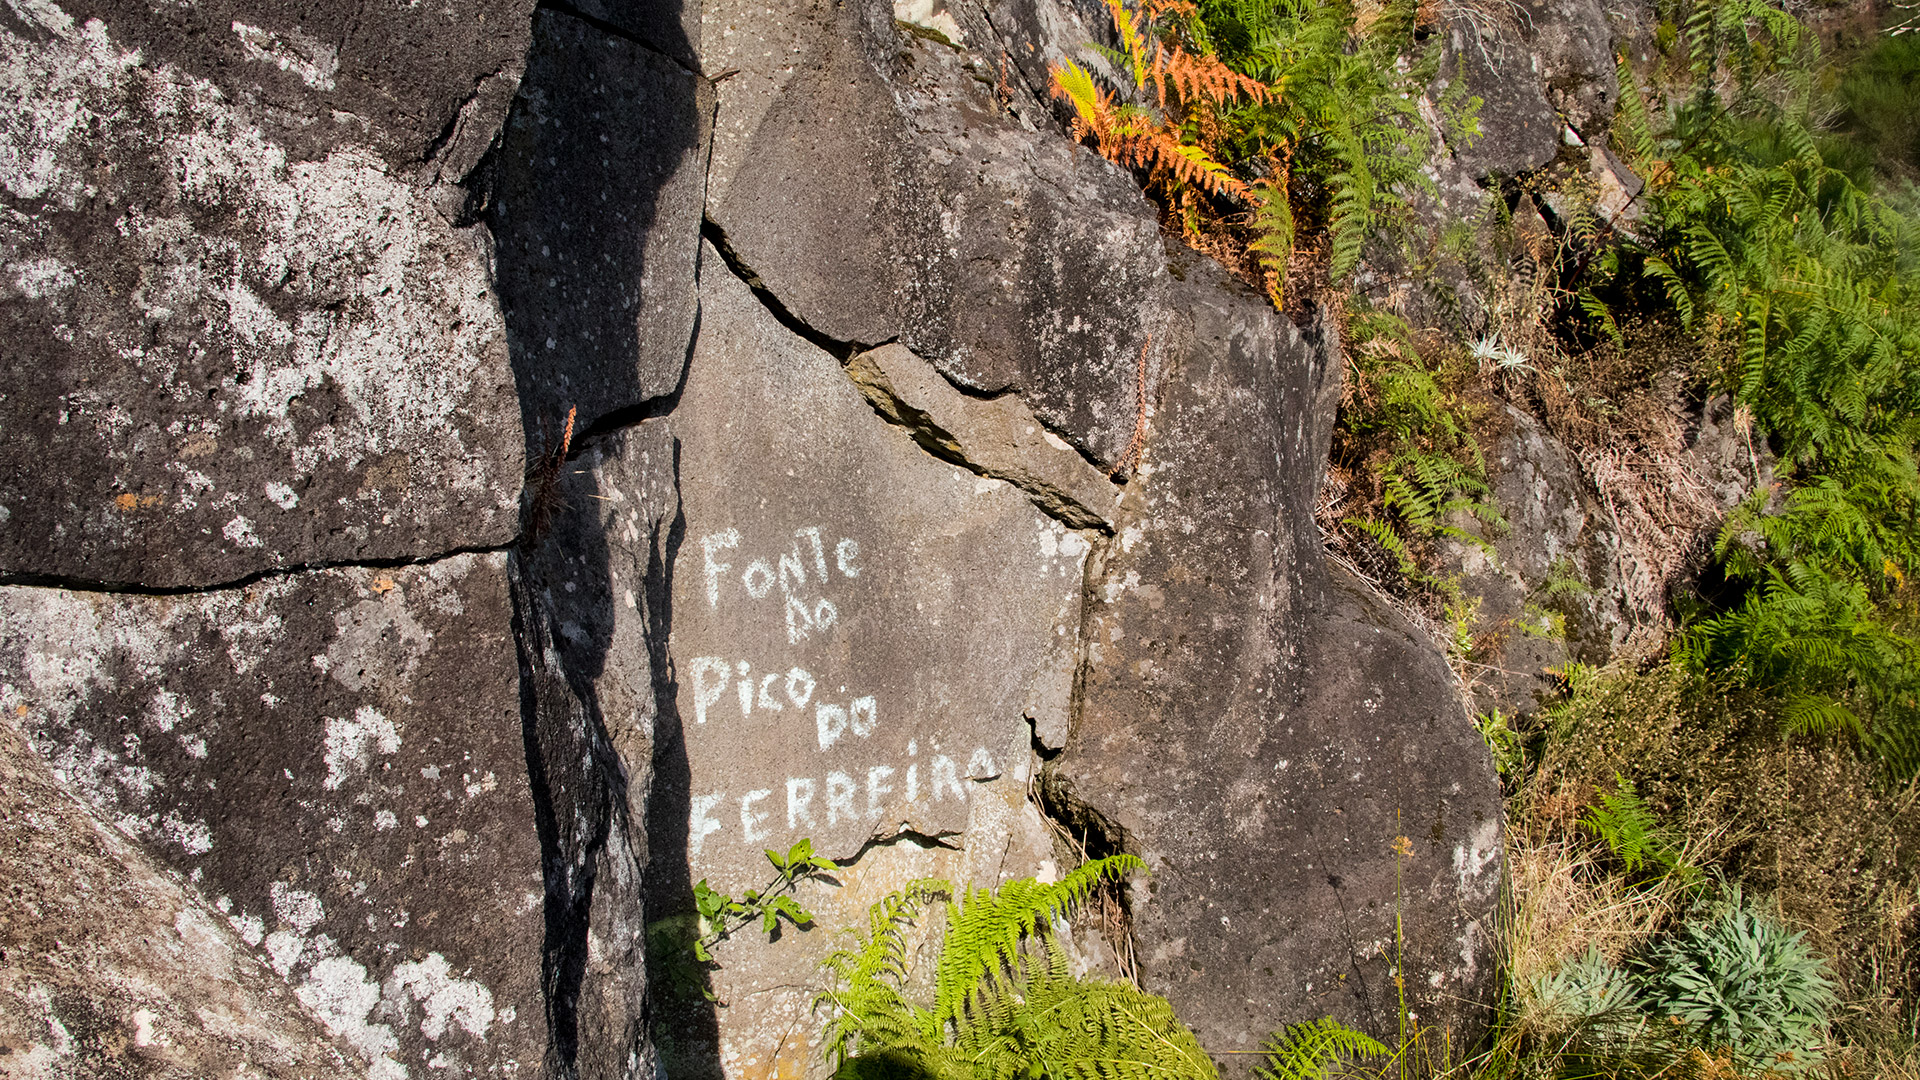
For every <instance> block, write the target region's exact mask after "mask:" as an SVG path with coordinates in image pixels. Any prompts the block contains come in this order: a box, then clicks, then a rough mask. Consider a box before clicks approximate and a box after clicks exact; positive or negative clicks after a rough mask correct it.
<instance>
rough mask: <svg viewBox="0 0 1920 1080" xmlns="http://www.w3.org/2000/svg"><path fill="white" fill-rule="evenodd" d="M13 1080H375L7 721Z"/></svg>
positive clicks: (3, 732)
mask: <svg viewBox="0 0 1920 1080" xmlns="http://www.w3.org/2000/svg"><path fill="white" fill-rule="evenodd" d="M0 876H4V878H5V880H6V882H7V884H6V887H5V895H6V899H5V903H4V905H0V960H3V961H4V962H0V1074H4V1075H6V1076H8V1077H21V1078H25V1077H38V1078H45V1080H108V1078H121V1077H127V1078H132V1077H141V1078H147V1077H152V1078H155V1080H160V1078H165V1080H199V1078H202V1077H214V1076H218V1077H228V1076H270V1077H284V1078H286V1080H296V1078H313V1080H321V1078H327V1080H333V1078H340V1080H345V1078H347V1077H364V1076H366V1075H367V1072H366V1069H367V1063H366V1062H365V1061H364V1060H361V1059H357V1058H356V1057H355V1056H354V1055H353V1054H352V1053H351V1052H348V1051H346V1050H344V1048H343V1047H341V1046H337V1045H335V1044H334V1043H333V1041H332V1040H330V1039H329V1038H328V1037H327V1034H326V1033H325V1031H323V1030H322V1029H321V1026H320V1024H319V1023H318V1022H317V1021H316V1020H315V1019H314V1018H313V1017H312V1016H311V1015H310V1014H309V1013H308V1012H307V1011H306V1010H305V1009H304V1008H303V1007H302V1006H301V1005H300V1004H299V1002H298V1001H296V1000H295V998H294V996H293V994H292V992H291V991H290V990H289V989H288V987H287V986H286V985H285V984H283V983H282V982H281V981H280V979H279V977H278V976H276V975H274V974H273V973H272V972H270V971H268V970H267V968H266V965H264V964H262V963H261V962H260V961H259V960H258V959H257V958H256V957H255V956H254V955H253V952H252V951H251V950H250V949H248V948H247V947H246V945H245V944H243V943H242V942H241V941H240V940H239V939H238V937H237V936H236V935H235V934H234V931H233V929H232V928H231V927H229V926H228V925H227V923H226V920H225V919H224V918H223V917H222V916H221V915H220V913H218V912H216V911H214V910H213V909H212V908H209V907H207V906H206V905H205V902H204V901H203V900H201V899H200V898H199V897H197V896H194V895H192V894H190V893H189V892H188V891H187V890H185V889H183V888H182V887H181V885H180V883H179V882H178V881H177V880H175V879H174V878H172V877H170V876H168V875H167V874H166V873H165V872H164V871H163V870H161V869H160V868H159V867H157V866H156V865H154V864H153V862H152V861H151V860H150V859H149V858H148V857H147V856H146V855H145V854H144V853H143V852H141V851H139V850H138V849H137V848H136V847H135V846H134V845H133V844H131V843H129V842H128V841H127V840H126V839H125V838H124V837H122V836H120V835H119V834H117V833H115V832H113V831H112V830H111V829H108V828H106V827H104V826H103V825H101V824H100V823H99V822H98V821H97V820H95V819H94V817H93V815H92V814H91V813H89V812H88V811H87V810H86V808H85V807H83V806H82V805H81V804H80V803H79V802H78V801H77V800H75V799H74V798H73V796H72V795H70V794H68V793H67V792H66V791H65V790H63V789H62V788H61V786H60V785H59V784H58V782H56V781H55V780H54V779H53V777H52V776H51V775H49V774H48V772H47V769H46V765H45V763H44V762H42V761H41V760H40V757H39V755H38V754H36V753H34V751H33V749H32V748H31V747H29V746H28V745H27V743H26V740H25V739H24V738H23V737H22V736H21V735H20V733H19V731H18V730H16V729H15V727H14V726H13V722H12V718H0Z"/></svg>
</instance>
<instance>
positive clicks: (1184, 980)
mask: <svg viewBox="0 0 1920 1080" xmlns="http://www.w3.org/2000/svg"><path fill="white" fill-rule="evenodd" d="M1221 276H1222V275H1220V274H1219V272H1218V271H1217V270H1211V271H1210V270H1209V269H1208V268H1206V267H1201V266H1195V267H1193V268H1191V269H1188V270H1186V271H1185V277H1186V282H1187V286H1188V289H1189V290H1190V292H1189V293H1188V296H1189V298H1190V299H1189V304H1190V305H1191V306H1190V307H1189V308H1188V309H1187V320H1188V321H1187V322H1186V323H1185V325H1184V326H1183V327H1182V330H1183V333H1181V334H1179V335H1178V336H1177V337H1176V339H1175V341H1176V344H1175V346H1174V347H1175V350H1176V351H1175V353H1174V357H1175V358H1174V359H1173V361H1172V365H1171V367H1170V370H1169V371H1168V372H1167V373H1166V376H1165V383H1164V386H1165V389H1164V390H1163V391H1162V392H1161V393H1160V395H1159V406H1158V409H1157V411H1156V413H1155V417H1154V423H1153V431H1152V436H1151V437H1150V439H1149V440H1148V443H1147V445H1148V448H1149V449H1148V452H1147V454H1146V458H1145V461H1144V463H1143V464H1142V466H1141V469H1140V476H1141V479H1140V481H1139V482H1138V483H1137V484H1135V485H1129V490H1128V492H1127V496H1126V498H1125V500H1124V501H1123V503H1122V506H1121V511H1120V514H1119V516H1118V518H1117V520H1116V527H1117V529H1118V536H1117V538H1116V540H1115V542H1114V543H1113V544H1112V545H1111V546H1110V547H1107V548H1106V549H1105V550H1104V552H1103V553H1102V556H1101V558H1100V560H1099V562H1098V563H1097V564H1096V565H1095V567H1094V568H1093V569H1092V570H1091V571H1090V573H1089V575H1088V576H1089V590H1088V592H1089V603H1090V605H1091V606H1090V610H1089V612H1088V620H1087V636H1088V652H1087V665H1086V669H1085V674H1084V676H1083V685H1082V688H1081V692H1080V699H1079V703H1078V704H1079V713H1078V716H1077V717H1076V720H1075V724H1074V729H1073V733H1072V735H1071V736H1070V738H1069V740H1068V743H1067V749H1066V753H1065V754H1064V755H1063V756H1062V758H1061V760H1060V761H1059V762H1058V763H1056V764H1055V766H1053V768H1052V769H1051V770H1050V772H1049V786H1050V789H1051V793H1052V795H1053V797H1054V799H1055V800H1057V801H1058V802H1060V803H1062V804H1065V806H1066V807H1067V808H1068V812H1072V810H1073V809H1075V808H1078V809H1079V810H1080V811H1081V812H1082V813H1083V814H1085V816H1086V818H1087V821H1088V824H1089V826H1090V827H1093V828H1103V829H1105V830H1106V831H1107V832H1108V834H1109V835H1108V842H1109V843H1112V844H1116V845H1117V846H1120V847H1123V848H1125V849H1126V850H1130V851H1135V852H1137V853H1139V854H1140V855H1141V856H1142V857H1143V858H1145V859H1147V860H1148V862H1149V865H1150V866H1152V867H1153V869H1154V875H1153V877H1152V878H1151V879H1150V880H1149V881H1148V882H1146V883H1144V887H1142V888H1137V889H1136V891H1135V893H1134V901H1133V912H1134V918H1135V936H1136V947H1137V948H1138V949H1139V950H1140V951H1139V962H1140V968H1141V973H1142V978H1143V983H1144V985H1146V986H1147V987H1148V988H1149V989H1153V990H1155V991H1158V992H1161V993H1164V994H1166V995H1167V996H1168V997H1169V998H1170V999H1171V1000H1172V1001H1173V1002H1174V1004H1175V1006H1176V1007H1177V1008H1180V1010H1181V1013H1182V1015H1183V1016H1185V1017H1187V1018H1188V1020H1189V1022H1190V1023H1191V1024H1193V1025H1194V1027H1195V1030H1196V1032H1197V1033H1198V1034H1199V1035H1200V1038H1201V1042H1202V1045H1204V1046H1206V1047H1207V1048H1208V1049H1209V1050H1210V1051H1211V1052H1213V1053H1214V1054H1216V1055H1221V1056H1222V1057H1223V1058H1224V1055H1225V1054H1226V1052H1229V1051H1236V1050H1256V1049H1258V1046H1259V1043H1260V1041H1261V1040H1262V1039H1263V1038H1264V1037H1265V1036H1266V1035H1267V1034H1268V1033H1269V1032H1270V1031H1271V1030H1272V1029H1274V1028H1275V1027H1276V1026H1277V1022H1278V1021H1280V1020H1283V1019H1285V1018H1299V1017H1316V1016H1321V1015H1327V1014H1332V1015H1336V1016H1341V1017H1344V1018H1347V1019H1348V1020H1350V1021H1353V1022H1358V1023H1360V1024H1362V1025H1363V1026H1365V1027H1368V1028H1370V1029H1373V1030H1377V1031H1391V1030H1392V1029H1393V1028H1394V1026H1395V1025H1396V1023H1397V1016H1396V1010H1397V1008H1398V999H1397V996H1396V995H1395V994H1394V993H1393V992H1392V991H1391V989H1390V988H1391V987H1392V985H1393V969H1394V968H1395V967H1396V966H1397V965H1399V964H1400V963H1401V957H1402V955H1404V958H1405V964H1406V965H1407V967H1408V969H1409V970H1412V971H1416V972H1419V973H1420V975H1421V977H1420V978H1419V979H1417V980H1410V981H1409V984H1408V988H1407V989H1408V1000H1409V1002H1410V1004H1411V1005H1412V1006H1413V1008H1414V1010H1415V1011H1416V1012H1417V1013H1418V1014H1419V1015H1420V1016H1421V1017H1422V1018H1424V1020H1425V1022H1428V1023H1438V1024H1441V1025H1445V1026H1451V1027H1454V1028H1455V1029H1456V1030H1459V1029H1464V1028H1466V1027H1470V1026H1471V1020H1470V1019H1469V1017H1470V1015H1471V1009H1470V1008H1469V1009H1463V1008H1461V1007H1460V1006H1459V1005H1458V1004H1456V1003H1457V1002H1463V1001H1465V1002H1470V1001H1473V1000H1476V999H1477V998H1478V996H1479V995H1480V994H1482V993H1484V992H1485V988H1486V986H1487V985H1489V980H1490V976H1491V962H1490V959H1489V958H1488V956H1487V954H1486V949H1487V945H1488V943H1489V942H1490V940H1491V931H1492V925H1491V915H1492V911H1491V906H1490V905H1491V900H1492V898H1493V896H1494V894H1495V892H1496V887H1497V884H1498V881H1499V836H1500V817H1499V813H1500V808H1499V799H1498V793H1497V792H1496V791H1494V790H1492V789H1491V788H1490V787H1489V786H1488V785H1487V784H1486V783H1485V780H1484V778H1485V776H1486V771H1487V766H1486V763H1485V750H1484V748H1482V747H1481V746H1480V745H1479V743H1478V740H1477V738H1476V736H1475V735H1474V733H1473V731H1472V730H1471V729H1470V728H1468V727H1467V726H1466V725H1465V724H1464V722H1463V720H1464V717H1463V716H1462V715H1461V713H1460V709H1459V705H1458V703H1457V700H1456V699H1454V698H1452V697H1451V696H1450V695H1447V694H1444V693H1442V692H1440V690H1441V688H1443V687H1445V686H1447V685H1448V683H1449V682H1450V676H1449V674H1448V672H1447V669H1446V666H1445V664H1444V663H1442V662H1441V660H1440V658H1439V657H1438V656H1437V655H1436V654H1435V653H1434V651H1433V649H1432V647H1431V646H1430V645H1428V644H1426V643H1424V642H1421V641H1419V640H1418V639H1416V638H1415V637H1414V635H1413V634H1412V633H1411V631H1410V629H1409V628H1408V627H1406V626H1404V625H1402V624H1398V623H1397V622H1396V620H1394V619H1393V618H1392V617H1390V616H1389V615H1388V614H1387V612H1386V611H1385V610H1384V607H1383V605H1380V604H1379V603H1378V602H1376V601H1371V600H1369V599H1368V598H1367V597H1366V596H1365V595H1364V594H1363V593H1361V592H1360V590H1359V589H1358V588H1357V587H1356V586H1355V585H1354V584H1352V583H1350V582H1346V581H1341V580H1338V579H1333V578H1330V577H1329V574H1328V570H1327V567H1326V565H1325V562H1324V558H1323V557H1322V556H1321V554H1320V550H1319V542H1318V535H1317V533H1315V532H1314V531H1313V526H1312V525H1311V520H1312V519H1311V516H1310V511H1309V510H1308V508H1307V507H1306V506H1305V505H1303V502H1304V500H1305V499H1308V498H1311V497H1312V494H1313V492H1314V491H1315V490H1316V488H1317V483H1315V482H1314V481H1315V480H1316V479H1317V470H1318V467H1319V465H1318V463H1319V462H1320V461H1322V460H1324V455H1325V446H1326V442H1325V440H1326V438H1327V437H1328V435H1330V429H1328V428H1325V427H1316V426H1314V425H1312V424H1303V425H1297V426H1288V425H1282V424H1277V423H1274V422H1273V419H1272V418H1273V417H1274V416H1275V415H1276V414H1277V415H1294V416H1300V417H1314V416H1322V417H1329V418H1330V416H1331V412H1330V411H1328V410H1324V409H1322V408H1321V407H1320V400H1321V398H1322V397H1323V395H1324V394H1325V393H1327V392H1328V390H1329V388H1330V387H1331V388H1334V389H1337V383H1332V382H1331V380H1332V379H1333V378H1337V372H1338V366H1337V358H1333V357H1330V356H1329V355H1328V353H1327V352H1326V351H1325V350H1326V349H1327V348H1328V346H1330V344H1331V343H1330V342H1323V343H1322V344H1321V351H1320V355H1318V356H1316V355H1315V350H1314V349H1313V348H1310V347H1309V345H1308V344H1307V343H1306V342H1304V341H1303V340H1302V339H1301V337H1300V335H1299V334H1298V333H1297V332H1296V331H1295V330H1294V329H1293V327H1291V326H1290V325H1286V324H1285V321H1284V320H1283V319H1282V318H1281V317H1280V316H1279V315H1277V314H1276V313H1275V312H1274V311H1273V310H1272V308H1271V307H1269V306H1267V305H1266V304H1264V303H1262V302H1260V301H1259V300H1258V299H1257V298H1255V297H1253V296H1252V295H1250V294H1248V293H1246V292H1245V291H1244V290H1239V289H1235V288H1233V287H1230V286H1228V285H1227V284H1226V283H1224V282H1223V281H1221V280H1219V278H1220V277H1221ZM1329 359H1336V362H1335V363H1334V364H1332V365H1329V363H1328V360H1329ZM1303 530H1304V532H1303ZM1435 762H1449V763H1452V764H1450V765H1449V766H1447V767H1443V768H1436V767H1435V765H1434V763H1435ZM1402 837H1407V838H1417V840H1415V842H1413V843H1412V844H1411V846H1410V847H1409V846H1408V845H1407V843H1406V842H1404V841H1403V840H1401V839H1399V838H1402ZM1290 911H1292V912H1299V911H1313V912H1315V913H1316V915H1315V917H1314V918H1312V919H1308V920H1301V919H1297V918H1289V917H1287V916H1286V915H1285V914H1284V913H1285V912H1290ZM1396 916H1404V924H1405V926H1406V927H1407V928H1408V930H1407V933H1406V936H1405V938H1404V940H1396V937H1395V919H1396ZM1223 1065H1225V1066H1226V1067H1227V1068H1229V1069H1232V1070H1233V1071H1235V1072H1244V1071H1245V1069H1246V1066H1244V1065H1242V1066H1238V1067H1237V1068H1236V1067H1235V1066H1234V1065H1233V1064H1232V1062H1231V1060H1230V1059H1229V1060H1224V1061H1223Z"/></svg>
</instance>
